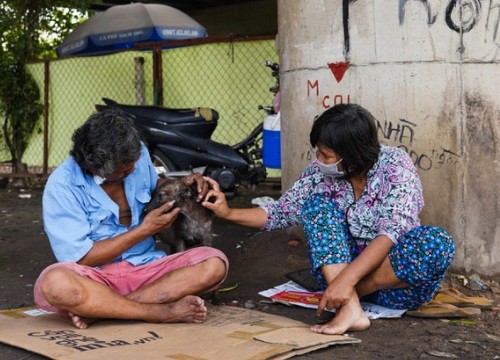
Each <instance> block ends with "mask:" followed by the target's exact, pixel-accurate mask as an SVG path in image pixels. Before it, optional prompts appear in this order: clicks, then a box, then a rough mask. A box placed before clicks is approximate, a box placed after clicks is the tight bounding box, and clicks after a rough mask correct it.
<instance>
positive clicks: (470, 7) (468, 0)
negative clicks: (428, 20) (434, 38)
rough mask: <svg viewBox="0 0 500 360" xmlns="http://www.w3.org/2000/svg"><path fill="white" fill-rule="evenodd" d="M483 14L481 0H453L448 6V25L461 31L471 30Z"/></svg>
mask: <svg viewBox="0 0 500 360" xmlns="http://www.w3.org/2000/svg"><path fill="white" fill-rule="evenodd" d="M480 14H481V2H480V1H479V0H461V1H458V2H457V0H451V1H450V3H449V4H448V6H447V8H446V16H445V20H446V24H447V25H448V27H449V28H450V29H451V30H453V31H456V32H457V33H460V32H464V33H465V32H469V31H471V30H472V28H473V27H474V25H476V23H477V21H478V20H479V17H480Z"/></svg>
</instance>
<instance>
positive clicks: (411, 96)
mask: <svg viewBox="0 0 500 360" xmlns="http://www.w3.org/2000/svg"><path fill="white" fill-rule="evenodd" d="M460 4H461V6H460ZM499 27H500V1H499V0H492V1H483V0H435V1H431V0H429V1H427V0H400V1H376V0H371V1H368V0H366V1H360V0H358V1H356V0H313V1H311V0H293V1H289V0H278V33H279V35H278V39H279V40H278V41H279V49H280V61H281V84H282V94H281V95H282V98H281V101H282V103H281V112H282V114H281V116H282V139H283V140H282V151H281V153H282V162H283V168H282V183H283V188H284V189H286V188H288V187H289V186H290V185H291V184H292V183H293V182H294V181H295V179H296V178H297V176H298V175H299V174H300V172H301V171H302V170H303V169H304V168H305V166H306V165H307V164H308V162H309V161H310V160H311V158H312V156H313V154H312V152H311V148H310V146H309V139H308V134H309V131H310V128H311V125H312V123H313V120H314V117H315V116H316V115H319V114H320V113H322V112H323V111H324V110H325V109H327V108H328V107H330V106H333V105H334V104H337V103H340V102H351V103H358V104H361V105H362V106H364V107H366V108H367V109H368V110H370V111H371V112H372V113H373V115H374V116H375V117H376V118H377V120H378V126H379V138H380V140H381V142H382V143H383V144H387V145H391V146H399V147H401V148H404V149H405V150H406V151H407V152H408V153H409V154H410V156H411V158H412V159H413V161H414V163H415V165H416V167H417V169H418V171H419V174H420V177H421V180H422V183H423V186H424V198H425V201H426V206H425V208H424V211H423V212H422V214H421V219H422V223H424V224H430V225H438V226H441V227H443V228H445V229H447V230H449V231H450V232H451V233H452V235H453V236H454V238H455V243H456V246H457V250H456V256H455V261H454V263H453V266H454V267H455V268H461V269H465V270H467V271H469V272H477V273H480V274H484V275H495V274H498V273H500V261H499V259H500V231H499V230H500V201H499V199H500V196H499V180H498V179H499V177H500V166H499V165H500V159H499V156H498V154H499V147H498V145H499V137H500V120H499V119H500V95H499V94H500V80H499V79H500V61H499V60H500V56H499V54H500V30H498V29H499Z"/></svg>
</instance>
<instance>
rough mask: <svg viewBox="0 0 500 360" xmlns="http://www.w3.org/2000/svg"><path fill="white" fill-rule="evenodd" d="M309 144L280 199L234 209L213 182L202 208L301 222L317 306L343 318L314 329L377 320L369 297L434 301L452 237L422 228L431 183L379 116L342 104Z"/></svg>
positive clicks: (262, 222)
mask: <svg viewBox="0 0 500 360" xmlns="http://www.w3.org/2000/svg"><path fill="white" fill-rule="evenodd" d="M310 142H311V146H312V147H313V148H316V159H315V160H314V161H313V162H312V163H311V164H310V165H309V167H307V169H306V170H305V171H304V172H303V173H302V174H301V176H300V177H299V179H298V180H297V181H296V182H295V183H294V185H293V186H292V187H291V188H290V189H289V190H288V191H287V192H286V193H285V194H283V195H282V196H281V198H280V199H279V200H277V201H275V202H274V203H272V204H270V205H267V206H263V207H259V208H252V209H231V208H229V207H228V205H227V202H226V199H225V197H224V194H223V193H221V192H220V188H219V186H218V184H217V183H216V182H215V181H213V180H212V179H209V178H206V180H207V181H208V182H209V183H210V184H211V185H212V190H211V191H209V193H208V194H207V197H206V199H209V198H211V197H215V198H216V201H215V202H214V203H212V202H208V201H205V202H204V203H203V205H204V206H205V207H207V208H208V209H210V210H212V211H214V213H215V214H216V215H217V216H218V217H220V218H224V219H227V220H230V221H233V222H236V223H238V224H241V225H247V226H252V227H259V228H263V229H265V230H274V229H283V228H286V227H288V226H292V225H295V224H298V223H300V224H302V225H303V229H304V233H305V236H306V238H307V244H308V250H309V258H310V263H311V271H312V273H313V275H314V276H315V277H316V279H317V280H318V281H319V283H320V284H322V286H323V287H324V288H325V293H324V295H323V297H322V299H321V301H320V303H319V307H318V312H319V313H321V312H322V311H323V310H324V309H325V308H326V309H336V316H335V317H334V318H333V320H331V321H330V322H329V323H327V324H325V325H315V326H313V327H312V328H311V330H312V331H314V332H317V333H323V334H343V333H344V332H346V331H347V330H365V329H367V328H368V327H369V326H370V321H369V320H368V318H367V317H366V315H365V313H364V312H363V310H362V308H361V305H360V299H362V300H364V301H369V302H372V303H375V304H378V305H382V306H385V307H388V308H392V309H415V308H418V307H419V306H421V305H422V304H423V303H425V302H428V301H430V300H431V299H432V298H433V296H434V294H435V293H436V291H437V290H438V288H439V285H440V283H441V282H442V281H443V279H444V276H445V273H446V271H447V269H448V268H449V266H450V265H451V262H452V259H453V253H454V244H453V240H452V238H451V236H450V234H449V233H448V232H446V231H445V230H443V229H440V228H438V227H431V226H421V225H420V219H419V213H420V211H421V210H422V208H423V206H424V199H423V196H422V185H421V183H420V179H419V177H418V174H417V171H416V169H415V167H414V165H413V163H412V161H411V159H410V157H409V156H408V155H407V154H406V153H405V152H404V151H402V150H401V149H398V148H395V147H389V146H381V145H380V144H379V141H378V138H377V127H376V123H375V119H374V117H373V116H372V115H371V114H370V113H369V112H368V111H367V110H366V109H364V108H362V107H361V106H359V105H353V104H349V105H344V104H342V105H337V106H334V107H332V108H330V109H328V110H327V111H325V112H324V113H323V114H322V115H321V116H319V117H318V118H317V119H316V121H315V122H314V124H313V126H312V130H311V133H310Z"/></svg>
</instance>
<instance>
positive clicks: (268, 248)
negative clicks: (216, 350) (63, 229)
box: [0, 183, 500, 360]
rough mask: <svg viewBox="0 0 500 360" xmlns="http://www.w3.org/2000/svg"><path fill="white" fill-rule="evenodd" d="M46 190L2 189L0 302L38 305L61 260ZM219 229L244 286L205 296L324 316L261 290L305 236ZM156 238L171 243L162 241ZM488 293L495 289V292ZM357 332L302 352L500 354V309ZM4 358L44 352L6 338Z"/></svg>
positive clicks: (303, 255)
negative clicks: (347, 340)
mask: <svg viewBox="0 0 500 360" xmlns="http://www.w3.org/2000/svg"><path fill="white" fill-rule="evenodd" d="M279 194H280V188H279V185H278V184H276V183H274V184H273V183H269V184H263V185H259V187H258V189H257V190H250V189H242V190H241V191H240V195H239V196H237V197H235V198H234V199H232V200H231V204H232V206H234V207H249V206H251V203H250V201H251V199H252V198H255V197H261V196H271V197H273V198H277V197H278V196H279ZM19 195H30V196H31V197H27V196H26V197H25V198H21V197H19ZM41 197H42V189H40V188H37V189H29V190H26V191H21V189H10V190H8V189H0V229H1V230H0V279H1V282H0V309H9V308H19V307H24V306H32V305H34V303H33V293H32V291H33V284H34V282H35V280H36V278H37V276H38V275H39V273H40V272H41V271H42V270H43V269H44V268H45V267H46V266H47V265H49V264H51V263H53V262H54V261H55V259H54V257H53V255H52V252H51V250H50V247H49V243H48V239H47V236H46V235H45V233H44V231H43V223H42V214H41V201H42V199H41ZM214 232H215V233H216V237H215V241H214V246H215V247H216V248H219V249H221V250H222V251H224V252H225V253H226V254H227V256H228V258H229V261H230V270H229V275H228V278H227V280H226V282H225V284H224V285H223V287H231V286H233V285H235V284H238V287H237V288H236V289H234V290H231V291H227V292H222V293H218V294H215V296H214V295H212V296H209V295H206V296H205V297H206V298H207V300H209V299H210V300H212V301H213V300H215V301H217V302H220V303H223V304H226V305H232V306H244V307H245V306H246V307H248V308H253V309H256V310H259V311H264V312H267V313H272V314H276V315H281V316H286V317H290V318H293V319H295V320H300V321H303V322H306V323H308V324H314V323H317V322H321V321H325V320H326V318H318V317H317V316H316V314H315V311H314V310H309V309H303V308H297V307H288V306H285V305H282V304H269V303H268V302H267V301H265V299H264V298H263V297H261V296H259V295H258V292H259V291H262V290H265V289H268V288H271V287H273V286H276V285H279V284H282V283H284V282H286V281H287V279H286V278H285V276H284V275H285V274H286V273H288V272H290V271H294V270H299V269H302V268H304V267H307V264H308V262H307V250H306V246H305V244H304V243H303V242H302V241H300V242H299V244H298V245H297V246H291V245H289V242H290V241H291V240H294V239H293V235H291V233H290V232H287V231H277V232H272V233H269V232H262V231H259V230H256V229H250V228H246V227H242V226H237V225H234V224H229V223H226V222H222V221H216V224H215V231H214ZM158 246H159V247H160V248H165V249H167V247H166V246H164V245H163V244H159V245H158ZM461 290H464V289H461ZM466 291H467V289H465V290H464V292H466ZM469 293H470V292H469ZM483 294H484V295H486V296H488V297H492V296H493V294H492V293H491V292H484V293H483ZM263 300H264V301H263ZM355 336H356V337H357V338H359V339H361V340H362V343H360V344H356V345H347V346H339V347H330V348H328V349H323V350H319V351H316V352H313V353H309V354H306V355H302V356H297V357H296V359H316V360H319V359H327V358H332V359H374V358H381V359H436V358H439V357H448V358H457V359H500V356H499V355H498V354H499V353H500V329H499V312H498V310H497V309H496V310H493V311H492V310H486V311H483V313H482V314H481V315H480V316H478V317H475V318H472V319H469V320H468V321H462V320H455V321H448V320H440V319H421V318H411V317H408V316H403V318H401V319H396V320H394V319H390V320H389V319H385V320H384V319H380V320H375V321H373V322H372V326H371V328H370V329H368V330H367V331H364V332H361V333H357V334H356V335H355ZM0 359H18V360H21V359H23V360H24V359H45V357H43V356H40V355H37V354H33V353H30V352H27V351H24V350H21V349H17V348H13V347H10V346H7V345H2V344H0Z"/></svg>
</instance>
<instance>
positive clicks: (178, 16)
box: [57, 3, 206, 56]
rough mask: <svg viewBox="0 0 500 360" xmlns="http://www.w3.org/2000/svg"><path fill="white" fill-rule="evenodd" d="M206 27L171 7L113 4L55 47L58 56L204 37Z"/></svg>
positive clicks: (81, 25)
mask: <svg viewBox="0 0 500 360" xmlns="http://www.w3.org/2000/svg"><path fill="white" fill-rule="evenodd" d="M205 36H206V30H205V28H204V27H203V26H201V25H200V24H198V23H197V22H196V21H194V20H193V19H192V18H190V17H189V16H188V15H186V14H184V13H183V12H182V11H179V10H177V9H175V8H173V7H170V6H167V5H158V4H142V3H135V4H129V5H119V6H113V7H111V8H109V9H108V10H106V11H104V12H101V13H98V14H96V15H94V16H92V17H91V18H89V19H88V20H86V21H84V22H83V23H81V24H80V25H78V26H77V27H76V28H75V30H73V32H71V33H70V34H69V35H68V36H67V37H66V38H65V39H64V41H63V42H62V44H61V45H59V46H58V47H57V54H58V55H59V56H66V55H74V54H83V53H92V52H98V51H106V50H115V49H128V48H131V47H133V46H134V44H135V43H138V42H148V41H161V40H180V39H192V38H199V37H205Z"/></svg>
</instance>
